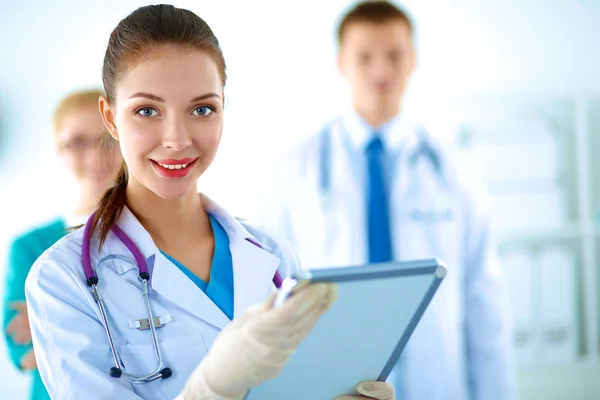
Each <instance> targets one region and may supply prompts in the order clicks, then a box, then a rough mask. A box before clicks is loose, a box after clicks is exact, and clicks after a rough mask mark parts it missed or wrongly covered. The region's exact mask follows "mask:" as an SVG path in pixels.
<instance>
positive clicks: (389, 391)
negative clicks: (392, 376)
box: [334, 381, 396, 400]
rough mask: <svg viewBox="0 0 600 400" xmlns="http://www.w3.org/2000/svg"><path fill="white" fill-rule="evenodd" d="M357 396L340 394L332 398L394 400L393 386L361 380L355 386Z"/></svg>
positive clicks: (340, 399)
mask: <svg viewBox="0 0 600 400" xmlns="http://www.w3.org/2000/svg"><path fill="white" fill-rule="evenodd" d="M356 390H357V391H358V393H360V395H358V396H340V397H336V398H335V399H334V400H360V399H364V400H367V399H370V400H372V399H378V400H396V396H395V394H394V387H393V386H392V385H390V384H389V383H386V382H377V381H375V382H361V383H359V384H358V385H357V386H356Z"/></svg>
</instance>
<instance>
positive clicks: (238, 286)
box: [107, 194, 280, 329]
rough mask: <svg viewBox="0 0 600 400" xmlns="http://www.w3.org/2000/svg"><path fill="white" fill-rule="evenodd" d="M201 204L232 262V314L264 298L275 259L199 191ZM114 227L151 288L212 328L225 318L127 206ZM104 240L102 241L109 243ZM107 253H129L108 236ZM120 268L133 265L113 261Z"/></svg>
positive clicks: (126, 269) (221, 323)
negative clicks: (140, 259)
mask: <svg viewBox="0 0 600 400" xmlns="http://www.w3.org/2000/svg"><path fill="white" fill-rule="evenodd" d="M200 198H201V202H202V205H203V207H204V209H205V210H206V211H207V212H208V213H209V214H211V215H212V216H213V217H214V218H215V219H216V220H217V221H218V222H219V224H221V226H222V227H223V228H224V230H225V232H226V233H227V235H228V237H229V243H230V251H231V256H232V265H233V286H234V318H236V317H238V316H240V315H241V314H242V313H243V312H244V311H245V310H246V309H247V308H248V307H250V306H251V305H254V304H257V303H260V302H262V301H264V300H265V298H266V297H267V296H268V294H269V293H270V291H271V289H272V281H273V276H274V275H275V273H276V271H277V267H278V266H279V263H280V260H279V258H277V257H275V256H274V255H272V254H271V253H269V252H268V251H267V249H266V247H265V246H264V245H263V244H262V243H261V242H259V240H258V239H257V238H255V237H254V236H253V235H251V234H250V233H249V232H248V231H247V230H246V228H244V226H243V225H242V224H241V223H240V222H239V221H238V220H237V219H236V218H234V217H233V216H231V215H230V214H228V213H227V212H226V211H225V210H224V209H223V208H221V207H220V206H218V205H217V204H216V203H215V202H213V201H212V200H211V199H210V198H208V197H207V196H205V195H202V194H201V195H200ZM118 225H119V227H120V228H121V229H122V230H123V231H124V232H125V233H126V234H127V235H128V236H129V237H130V238H131V239H132V240H133V242H134V243H135V244H136V245H137V246H138V248H139V250H140V252H141V253H142V255H143V256H144V258H145V259H146V260H147V262H148V269H149V271H150V273H151V281H150V284H151V287H152V288H153V289H154V290H156V291H157V292H158V293H160V294H161V295H162V296H164V297H166V298H168V299H169V300H170V301H171V302H173V303H174V304H176V305H177V306H179V307H182V308H183V309H185V310H186V311H188V312H189V313H191V314H193V315H195V316H197V317H198V318H200V319H202V320H204V321H206V322H208V323H210V324H211V325H213V326H215V327H217V328H220V329H222V328H224V327H225V326H226V325H227V324H228V323H229V322H230V321H229V319H228V318H227V316H226V315H225V314H224V313H223V312H222V311H221V310H220V309H219V308H218V307H217V306H216V305H215V304H214V302H213V301H212V300H210V299H209V298H208V297H207V296H206V294H205V293H204V292H203V291H202V290H200V289H199V288H198V287H197V286H196V285H195V284H194V283H193V282H192V281H191V280H190V279H189V278H188V277H187V276H186V275H185V274H184V273H183V272H181V270H180V269H179V268H177V267H176V266H175V265H173V263H172V262H171V261H169V260H168V259H167V258H166V257H165V256H164V255H163V254H162V253H161V252H160V250H159V249H158V248H157V247H156V245H155V244H154V241H153V240H152V237H151V236H150V234H149V233H148V232H147V231H146V230H145V229H144V227H143V226H142V224H141V223H140V222H139V221H138V219H137V218H136V217H135V216H134V215H133V213H132V212H131V210H129V209H128V208H127V207H124V208H123V211H122V213H121V216H120V217H119V220H118ZM108 242H109V241H107V244H108ZM108 250H109V251H110V252H111V253H110V254H119V253H120V254H124V255H126V256H128V257H130V256H131V254H130V253H129V251H128V249H127V248H126V247H125V245H123V244H122V243H121V242H120V241H119V240H118V239H116V238H113V240H111V241H110V245H109V249H108ZM116 264H118V265H119V267H118V268H120V270H118V272H119V273H124V272H126V271H128V270H130V269H132V268H133V266H132V265H130V264H128V263H116Z"/></svg>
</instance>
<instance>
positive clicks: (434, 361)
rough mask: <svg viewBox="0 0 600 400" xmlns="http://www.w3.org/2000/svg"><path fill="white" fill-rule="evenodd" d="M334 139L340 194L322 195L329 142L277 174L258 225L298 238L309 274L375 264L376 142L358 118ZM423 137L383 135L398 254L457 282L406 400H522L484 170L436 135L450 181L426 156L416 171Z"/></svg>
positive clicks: (407, 355) (420, 356) (451, 284)
mask: <svg viewBox="0 0 600 400" xmlns="http://www.w3.org/2000/svg"><path fill="white" fill-rule="evenodd" d="M326 129H328V131H329V132H330V136H329V138H330V150H329V154H330V161H329V167H328V168H326V170H327V169H328V175H329V185H328V186H329V187H328V188H326V189H325V190H323V188H322V180H323V168H322V164H321V161H322V160H321V158H322V156H321V154H323V153H322V151H321V150H322V143H323V140H322V139H321V138H322V135H321V133H319V134H317V135H315V136H313V137H310V138H309V139H307V140H306V141H304V142H302V143H301V144H300V145H298V146H297V147H294V148H293V149H292V150H291V151H286V152H285V153H284V154H282V156H281V157H277V158H276V160H275V161H274V162H273V163H272V164H270V165H269V166H268V168H267V174H266V177H265V179H264V182H263V184H261V185H260V187H261V190H260V191H259V192H258V196H259V197H258V200H257V208H256V209H255V211H256V215H255V218H256V219H257V220H256V221H253V222H256V223H257V224H258V226H261V227H262V228H264V229H265V230H266V231H267V232H270V233H276V234H277V235H280V237H282V238H284V239H287V240H289V241H290V242H291V243H292V244H293V245H294V246H295V247H296V250H297V252H298V255H299V256H300V259H301V264H302V267H303V268H320V267H332V266H349V265H359V264H363V263H366V262H367V260H368V258H367V257H368V249H367V243H368V242H367V238H366V215H365V210H366V207H365V203H364V191H363V187H364V181H365V175H366V172H365V170H366V167H365V164H366V162H365V158H364V156H363V153H362V149H364V147H365V145H366V143H367V141H368V139H369V138H370V135H371V132H369V131H368V130H367V127H366V124H365V123H364V122H363V121H362V120H361V119H360V118H359V117H358V116H357V115H356V114H355V113H354V112H350V113H348V114H347V115H344V116H343V117H341V118H339V119H336V120H334V121H333V122H332V123H331V124H329V125H328V127H327V128H326ZM418 132H423V131H422V130H420V126H419V125H418V124H415V123H413V122H411V121H410V120H409V119H408V118H404V117H398V118H396V119H395V120H393V121H392V122H391V123H389V124H387V125H386V126H385V127H384V128H383V129H382V132H381V135H382V140H383V143H384V146H385V148H386V151H387V154H388V159H387V161H388V163H389V164H388V165H389V166H390V168H389V170H391V171H392V173H391V176H389V177H388V178H389V183H390V185H389V187H390V191H391V193H390V204H391V206H390V208H391V209H390V219H391V231H392V242H393V249H394V254H395V258H396V259H398V260H414V259H423V258H431V257H437V258H440V259H442V260H443V261H444V262H445V263H446V265H447V268H448V275H447V276H446V278H445V280H444V282H443V283H442V285H441V287H440V289H439V291H438V292H437V294H436V295H435V297H434V299H433V301H432V303H431V305H430V306H429V308H428V309H427V310H426V312H425V314H424V316H423V317H422V319H421V321H420V322H419V324H418V326H417V328H416V330H415V332H414V333H413V335H412V337H411V339H410V341H409V343H408V345H407V348H406V349H405V351H404V354H403V355H402V357H403V361H404V364H405V366H404V369H403V371H404V372H403V379H404V380H405V381H406V386H405V388H406V391H405V393H406V394H407V396H408V397H407V399H403V400H442V399H444V400H463V399H464V400H466V399H475V400H494V399H503V400H504V399H512V398H514V389H515V387H514V386H515V382H514V377H513V366H512V359H513V357H512V351H511V340H510V338H511V336H510V335H511V329H512V328H511V324H510V320H509V317H508V315H507V302H506V301H505V290H504V283H503V277H502V271H501V268H500V266H499V264H498V262H497V259H496V257H495V254H494V251H495V245H494V242H493V240H492V238H491V234H490V227H489V214H488V209H487V203H486V200H485V196H484V193H483V190H482V189H481V187H482V185H481V184H480V183H477V180H475V179H473V178H471V177H470V175H471V172H473V171H472V169H469V168H468V167H467V168H464V169H461V164H462V161H464V160H463V159H458V158H453V156H452V155H451V154H450V152H448V151H446V150H444V148H443V147H442V146H441V145H440V143H438V142H436V141H435V140H434V139H433V138H431V137H428V138H427V143H429V144H430V146H431V149H432V150H433V151H434V153H435V154H436V156H437V157H438V159H439V163H440V171H441V174H440V173H438V171H437V169H436V168H435V167H434V164H433V163H432V162H431V159H430V158H429V157H428V156H426V155H423V154H421V153H422V152H419V153H416V154H419V155H418V156H417V157H416V158H415V161H414V162H413V161H411V156H413V154H415V151H416V149H417V148H418V146H419V144H420V143H421V141H420V139H419V133H418ZM401 298H402V297H401V295H399V296H398V299H401ZM390 301H393V299H390ZM395 373H398V371H393V372H392V375H391V377H390V379H389V381H390V382H392V383H393V382H394V380H395V377H394V374H395Z"/></svg>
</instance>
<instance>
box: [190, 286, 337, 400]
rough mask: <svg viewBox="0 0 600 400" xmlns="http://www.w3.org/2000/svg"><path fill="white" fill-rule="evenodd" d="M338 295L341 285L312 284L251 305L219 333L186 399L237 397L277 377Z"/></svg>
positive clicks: (195, 373)
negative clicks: (277, 304)
mask: <svg viewBox="0 0 600 400" xmlns="http://www.w3.org/2000/svg"><path fill="white" fill-rule="evenodd" d="M336 298H337V287H336V286H335V285H332V284H324V283H320V284H314V285H309V286H307V287H306V288H303V289H302V290H300V291H298V292H297V293H296V294H295V295H294V296H292V297H290V298H289V299H288V300H286V301H285V303H284V304H283V305H282V306H281V307H279V308H276V309H274V308H273V301H274V300H275V294H273V295H271V296H270V297H269V299H268V300H267V301H266V302H265V303H263V304H261V305H258V306H254V307H251V308H249V309H248V310H247V311H246V312H245V313H244V315H242V316H241V317H240V318H239V319H236V320H233V321H232V322H231V324H229V325H228V326H227V327H226V328H225V329H223V331H221V333H220V334H219V335H218V336H217V338H216V340H215V342H214V343H213V345H212V347H211V349H210V351H209V352H208V354H207V355H206V357H205V358H204V360H203V361H202V362H201V363H200V364H199V365H198V367H197V368H196V370H195V371H194V373H192V375H191V376H190V378H189V379H188V381H187V383H186V386H185V388H184V390H183V397H184V399H185V400H209V399H210V400H238V399H243V398H244V396H245V395H246V393H247V392H248V390H250V389H251V388H252V387H254V386H256V385H258V384H260V383H262V382H264V381H266V380H268V379H271V378H273V377H274V376H276V375H277V374H278V373H279V372H280V371H281V369H282V368H283V366H284V365H285V363H286V362H287V360H288V359H289V358H290V356H291V355H292V354H293V352H294V351H295V350H296V348H297V347H298V345H299V344H300V342H302V340H303V339H304V338H305V337H306V336H307V335H308V333H309V332H310V331H311V329H312V328H313V326H314V325H315V323H316V322H317V320H318V319H319V317H320V316H321V315H322V314H323V313H324V312H325V311H326V310H327V309H329V307H330V306H331V304H332V303H333V302H334V301H335V299H336Z"/></svg>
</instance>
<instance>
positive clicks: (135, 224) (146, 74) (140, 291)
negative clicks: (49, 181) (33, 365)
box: [26, 5, 389, 400]
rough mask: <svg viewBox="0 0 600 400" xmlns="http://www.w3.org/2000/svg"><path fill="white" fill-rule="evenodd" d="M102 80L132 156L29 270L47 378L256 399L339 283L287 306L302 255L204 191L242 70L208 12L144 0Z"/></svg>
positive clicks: (126, 391)
mask: <svg viewBox="0 0 600 400" xmlns="http://www.w3.org/2000/svg"><path fill="white" fill-rule="evenodd" d="M102 78H103V82H104V88H105V93H106V95H105V96H102V97H101V98H100V101H99V109H100V115H101V116H102V119H103V122H104V125H105V126H106V128H107V130H108V135H110V137H112V138H113V139H114V140H115V141H117V142H118V144H119V147H120V149H121V153H122V155H123V162H122V165H120V170H119V173H118V176H117V178H116V181H115V183H114V186H113V187H111V188H110V189H108V190H107V191H106V193H105V194H104V196H103V197H102V200H101V201H100V204H99V206H98V209H97V211H96V212H95V214H92V216H91V217H90V219H89V220H88V223H87V224H86V226H85V228H83V229H79V230H77V231H75V232H73V233H71V234H70V235H68V236H67V237H65V238H64V239H63V240H61V241H59V242H58V243H57V244H56V245H54V246H53V247H52V248H50V249H49V250H48V251H46V252H45V253H44V254H43V255H42V256H41V257H40V258H39V259H38V260H37V261H36V263H35V264H34V266H33V267H32V269H31V272H30V274H29V277H28V279H27V284H26V293H27V300H28V307H29V308H28V313H29V320H30V321H31V331H32V339H33V343H34V348H35V355H36V359H37V361H38V365H39V370H40V374H41V376H42V378H43V381H44V383H45V385H46V387H47V388H48V392H49V394H50V396H51V398H59V399H62V398H90V396H92V397H94V398H102V399H119V400H134V399H136V400H137V399H141V398H143V399H150V400H152V399H173V398H175V397H176V396H180V397H179V398H183V393H185V399H186V400H190V399H192V400H193V399H214V400H221V399H222V400H235V399H242V398H244V397H245V395H246V393H247V392H248V390H250V389H251V388H252V387H254V386H256V385H258V384H260V383H261V382H263V381H265V380H267V379H270V378H271V377H273V376H275V375H276V374H277V373H278V372H279V371H280V370H281V368H282V367H283V366H284V364H285V363H286V362H287V359H288V358H289V356H290V355H291V354H292V353H293V352H294V350H295V349H296V347H297V346H298V345H299V343H300V342H301V341H302V340H303V339H304V338H305V337H306V335H307V334H308V332H310V330H311V329H312V327H313V326H314V324H315V323H316V321H317V320H318V319H319V317H320V316H321V315H322V314H323V312H325V311H326V310H327V309H328V307H329V306H330V305H331V303H332V302H333V300H334V299H335V288H334V287H333V286H331V285H329V284H318V285H314V286H313V287H311V288H310V289H307V290H305V291H303V292H301V293H299V294H298V295H297V296H294V298H293V299H291V300H290V301H289V302H286V304H284V305H283V306H282V307H281V308H276V309H275V308H273V306H272V304H273V296H272V294H273V292H275V291H276V287H275V286H276V285H280V284H281V278H282V277H285V276H288V275H289V274H291V273H292V272H293V271H294V270H297V269H298V268H299V266H298V264H297V261H296V260H297V258H296V257H295V256H294V254H293V253H292V252H291V251H290V250H289V249H288V247H287V246H286V245H285V244H284V243H281V242H279V241H276V240H274V239H273V238H271V237H270V236H268V235H267V234H265V233H264V232H261V231H260V230H258V229H255V228H253V227H250V226H247V225H245V224H242V223H240V222H239V221H238V220H236V219H235V218H234V217H232V216H231V215H230V214H228V213H227V212H226V211H225V210H224V209H222V208H221V207H219V206H218V205H217V204H215V203H214V202H213V201H211V200H210V199H209V198H208V197H207V196H205V195H203V194H201V195H199V194H198V178H199V177H200V176H201V175H202V174H203V173H204V172H205V171H206V169H207V168H209V166H210V165H211V163H212V161H213V159H214V157H215V154H216V152H217V149H218V147H219V143H220V140H221V133H222V130H223V88H224V86H225V80H226V79H225V61H224V59H223V55H222V54H221V50H220V47H219V43H218V41H217V38H216V37H215V36H214V34H213V33H212V31H211V29H210V28H209V27H208V25H207V24H206V22H204V21H203V20H202V19H201V18H199V17H198V16H197V15H195V14H193V13H192V12H190V11H187V10H182V9H178V8H175V7H173V6H169V5H158V6H147V7H141V8H139V9H138V10H136V11H134V12H133V13H132V14H130V15H129V16H128V17H126V18H125V19H124V20H122V21H121V22H120V23H119V25H118V26H117V27H116V28H115V30H114V31H113V33H112V34H111V37H110V39H109V43H108V48H107V50H106V55H105V60H104V66H103V71H102ZM96 116H97V115H96ZM111 140H112V139H111ZM132 256H133V259H134V260H133V259H132ZM82 264H83V265H82ZM94 266H95V267H94ZM88 286H89V287H88ZM100 291H102V295H100ZM270 295H271V296H270ZM208 349H210V351H208ZM388 394H389V391H388Z"/></svg>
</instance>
